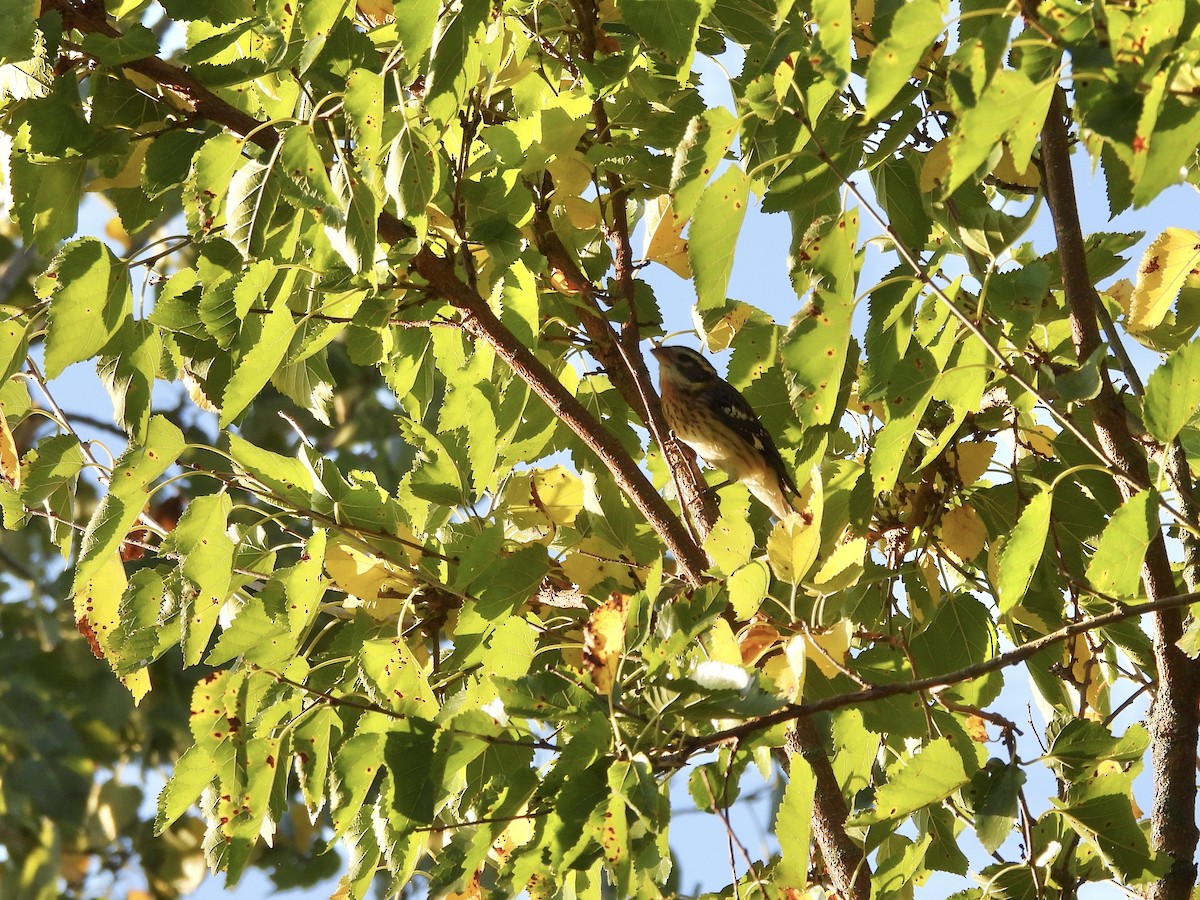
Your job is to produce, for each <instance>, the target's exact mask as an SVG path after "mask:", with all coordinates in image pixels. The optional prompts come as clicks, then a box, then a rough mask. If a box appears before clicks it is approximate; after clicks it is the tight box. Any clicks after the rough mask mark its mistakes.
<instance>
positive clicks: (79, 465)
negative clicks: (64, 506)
mask: <svg viewBox="0 0 1200 900" xmlns="http://www.w3.org/2000/svg"><path fill="white" fill-rule="evenodd" d="M83 464H84V457H83V448H82V447H81V446H80V445H79V441H78V439H77V438H76V437H75V436H74V435H70V434H56V435H52V436H50V437H47V438H43V439H42V440H40V441H38V443H37V447H35V448H34V449H33V450H31V451H29V452H28V453H26V454H25V465H26V467H27V468H26V469H25V473H24V478H23V479H22V482H21V502H22V503H24V504H25V506H27V507H31V506H37V505H38V504H39V503H42V502H43V501H44V500H46V498H47V497H49V496H50V495H51V494H53V493H54V492H55V491H57V490H58V489H59V488H60V487H62V486H63V485H66V484H72V483H74V481H75V479H76V478H78V477H79V472H80V471H81V470H82V469H83Z"/></svg>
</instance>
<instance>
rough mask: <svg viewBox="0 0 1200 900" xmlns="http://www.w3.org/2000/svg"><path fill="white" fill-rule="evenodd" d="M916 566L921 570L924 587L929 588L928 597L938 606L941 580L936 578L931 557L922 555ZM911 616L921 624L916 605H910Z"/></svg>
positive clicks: (934, 566)
mask: <svg viewBox="0 0 1200 900" xmlns="http://www.w3.org/2000/svg"><path fill="white" fill-rule="evenodd" d="M917 568H918V569H919V570H920V572H921V577H922V578H924V579H925V587H926V588H927V589H928V590H929V598H930V599H931V600H932V601H933V605H934V606H940V605H941V603H942V582H941V580H940V579H939V578H938V569H937V566H936V565H934V562H933V560H932V559H930V558H929V557H928V556H922V557H921V558H920V559H919V560H918V561H917ZM912 610H913V618H915V619H917V621H918V622H919V623H921V624H924V623H922V622H921V618H920V616H919V615H918V614H917V606H916V605H913V606H912Z"/></svg>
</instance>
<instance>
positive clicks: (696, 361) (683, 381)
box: [650, 347, 720, 391]
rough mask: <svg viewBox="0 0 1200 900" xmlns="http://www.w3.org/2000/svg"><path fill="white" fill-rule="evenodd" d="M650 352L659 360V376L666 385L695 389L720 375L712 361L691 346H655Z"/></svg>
mask: <svg viewBox="0 0 1200 900" xmlns="http://www.w3.org/2000/svg"><path fill="white" fill-rule="evenodd" d="M650 352H651V353H653V354H654V356H655V358H656V359H657V360H658V371H659V377H660V380H661V381H662V383H663V385H664V386H665V385H670V386H671V387H673V388H675V389H676V390H680V391H695V390H698V389H700V388H704V387H707V386H708V385H710V384H712V383H713V381H715V380H716V379H718V378H719V377H720V376H719V375H717V370H716V369H714V368H713V367H712V363H710V362H709V361H708V360H707V359H705V358H704V357H703V356H701V355H700V354H699V353H697V352H696V351H695V350H693V349H692V348H691V347H654V348H652V349H651V350H650Z"/></svg>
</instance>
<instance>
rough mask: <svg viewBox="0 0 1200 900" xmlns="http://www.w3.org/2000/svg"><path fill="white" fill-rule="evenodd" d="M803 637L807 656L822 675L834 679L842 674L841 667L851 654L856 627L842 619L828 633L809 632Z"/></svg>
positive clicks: (847, 620)
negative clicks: (851, 644)
mask: <svg viewBox="0 0 1200 900" xmlns="http://www.w3.org/2000/svg"><path fill="white" fill-rule="evenodd" d="M803 637H804V653H805V655H806V656H807V657H808V658H809V659H810V660H812V661H813V663H815V664H816V667H817V668H818V669H820V670H821V674H822V675H824V676H825V677H826V678H833V677H834V676H836V675H837V674H838V673H840V672H841V666H842V665H844V664H845V662H846V656H847V655H849V653H850V641H851V639H852V638H853V637H854V625H853V623H851V621H850V620H849V619H842V620H841V621H840V622H838V623H837V624H836V625H834V626H833V627H832V628H830V629H828V630H826V631H822V632H813V631H809V632H806V633H805V634H804V635H803Z"/></svg>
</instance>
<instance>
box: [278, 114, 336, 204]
mask: <svg viewBox="0 0 1200 900" xmlns="http://www.w3.org/2000/svg"><path fill="white" fill-rule="evenodd" d="M279 163H280V165H281V166H283V171H284V174H286V175H287V176H288V178H289V179H290V180H291V182H292V184H294V185H295V187H296V188H297V189H298V190H299V192H300V194H301V196H303V197H304V198H305V199H307V200H308V201H309V202H311V203H313V204H316V206H315V209H314V211H315V212H316V213H317V214H318V215H319V216H321V217H322V219H326V220H331V221H334V222H336V221H338V220H339V219H342V218H344V217H343V215H342V211H341V208H340V204H339V201H338V197H337V194H335V193H334V192H333V185H332V184H331V183H330V181H329V172H328V171H326V169H325V160H324V158H323V157H322V156H321V151H320V150H319V149H317V143H316V141H315V140H314V138H313V130H312V128H310V127H309V126H307V125H293V126H292V127H291V128H289V129H288V130H287V131H286V132H285V133H284V136H283V142H282V143H281V144H280V147H279Z"/></svg>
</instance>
